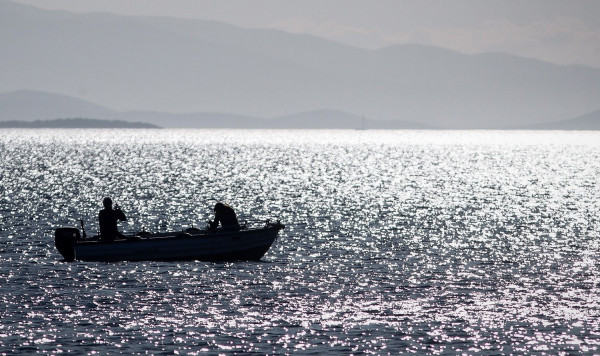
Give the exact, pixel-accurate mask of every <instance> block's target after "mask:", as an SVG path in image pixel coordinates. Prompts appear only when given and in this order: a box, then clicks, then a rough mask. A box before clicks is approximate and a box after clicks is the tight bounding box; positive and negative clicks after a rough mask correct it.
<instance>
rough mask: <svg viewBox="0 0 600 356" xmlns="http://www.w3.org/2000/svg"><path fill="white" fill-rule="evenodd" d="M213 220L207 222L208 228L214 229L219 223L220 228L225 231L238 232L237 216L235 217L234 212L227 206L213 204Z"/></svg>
mask: <svg viewBox="0 0 600 356" xmlns="http://www.w3.org/2000/svg"><path fill="white" fill-rule="evenodd" d="M214 210H215V220H213V221H209V224H210V228H211V229H216V228H217V227H218V226H219V223H221V226H222V227H223V229H225V230H239V229H240V223H238V219H237V216H236V215H235V211H233V209H232V208H231V207H230V206H229V205H227V204H223V203H217V204H215V209H214Z"/></svg>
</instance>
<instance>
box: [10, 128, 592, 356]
mask: <svg viewBox="0 0 600 356" xmlns="http://www.w3.org/2000/svg"><path fill="white" fill-rule="evenodd" d="M599 135H600V134H598V133H597V132H485V131H484V132H467V131H465V132H460V131H447V132H444V131H441V132H437V131H302V130H298V131H284V130H273V131H269V130H265V131H260V130H257V131H251V130H240V131H236V130H124V131H114V130H2V135H1V136H0V157H2V166H1V167H0V181H1V182H2V184H1V185H0V199H1V200H0V252H1V253H2V257H3V258H2V260H1V261H0V271H1V272H0V283H2V285H3V288H2V289H0V302H1V305H2V308H0V318H1V320H2V323H1V324H0V353H16V352H20V353H29V352H31V353H33V352H45V353H56V352H58V351H65V352H67V351H71V352H75V353H92V352H122V353H142V352H151V353H158V352H169V353H170V352H174V351H177V352H182V353H200V352H203V351H212V352H235V351H238V352H256V353H260V354H263V353H282V352H289V353H292V352H293V353H300V354H302V353H324V352H329V353H341V354H348V353H361V352H362V353H373V354H386V353H391V354H395V353H398V352H400V351H403V352H415V353H423V352H429V353H457V352H466V353H477V352H480V353H494V352H497V353H532V352H547V353H557V352H567V353H568V352H573V353H580V352H587V353H594V352H597V350H598V348H599V346H598V345H599V344H600V333H598V330H600V325H599V322H598V320H597V315H598V314H600V305H599V303H600V302H599V300H600V298H599V294H600V293H599V292H600V288H599V286H600V279H599V275H600V274H599V270H598V267H599V265H598V262H597V261H598V251H599V242H598V241H599V237H600V232H599V230H600V192H599V189H598V187H599V178H598V177H599V176H600V174H599V173H600V164H599V162H600V160H599V158H600V140H599V138H600V137H599ZM105 195H110V196H113V197H114V199H115V201H117V202H118V203H120V204H121V205H122V206H123V208H124V209H125V210H126V211H127V213H128V215H129V216H130V217H131V219H130V221H128V222H127V223H126V224H125V225H124V226H123V227H124V229H125V230H127V231H137V230H140V229H141V228H142V227H144V228H146V229H147V230H150V231H164V230H172V229H181V228H184V227H188V226H189V225H190V224H194V225H195V226H203V225H204V223H205V221H206V220H207V219H208V218H209V216H210V210H211V209H210V207H211V206H212V204H214V202H215V201H216V200H223V201H227V202H229V203H230V204H231V205H232V206H234V207H235V208H236V210H237V211H238V212H239V214H240V217H241V219H242V220H243V219H247V220H264V219H267V218H273V217H276V218H280V219H281V220H282V222H284V223H285V224H286V229H285V230H284V231H283V233H282V236H281V237H280V238H279V240H278V241H277V242H276V244H275V245H274V246H273V247H272V249H271V250H270V251H269V252H268V254H267V255H266V256H265V257H264V258H263V261H262V262H259V263H245V262H244V263H221V264H218V263H217V264H214V263H204V262H185V263H183V262H181V263H176V262H174V263H163V262H135V263H132V262H123V263H112V264H107V263H80V262H74V263H62V262H60V256H59V255H58V253H57V252H56V251H55V249H54V247H53V243H52V233H53V229H54V228H56V227H57V226H62V225H74V224H75V223H76V222H77V221H78V220H79V219H84V220H85V221H86V227H87V229H88V233H95V232H96V230H97V226H96V225H95V222H94V220H95V217H96V214H97V211H98V209H99V202H100V201H101V198H102V197H103V196H105Z"/></svg>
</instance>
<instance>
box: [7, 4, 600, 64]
mask: <svg viewBox="0 0 600 356" xmlns="http://www.w3.org/2000/svg"><path fill="white" fill-rule="evenodd" d="M14 1H16V2H20V3H23V4H30V5H34V6H37V7H41V8H47V9H61V10H68V11H73V12H97V11H102V12H111V13H117V14H124V15H151V16H170V17H185V18H195V19H205V20H216V21H222V22H227V23H230V24H234V25H238V26H242V27H254V28H274V29H280V30H286V31H289V32H295V33H308V34H312V35H316V36H320V37H324V38H328V39H332V40H336V41H339V42H343V43H347V44H351V45H354V46H359V47H364V48H380V47H384V46H388V45H392V44H400V43H421V44H428V45H435V46H441V47H446V48H451V49H455V50H458V51H461V52H466V53H480V52H490V51H494V52H506V53H512V54H516V55H521V56H525V57H533V58H539V59H543V60H547V61H550V62H554V63H559V64H586V65H590V66H594V67H599V68H600V1H596V0H561V1H557V0H503V1H500V0H496V1H491V0H409V1H399V0H168V1H167V0H126V1H125V0H103V1H97V0H53V1H48V0H14Z"/></svg>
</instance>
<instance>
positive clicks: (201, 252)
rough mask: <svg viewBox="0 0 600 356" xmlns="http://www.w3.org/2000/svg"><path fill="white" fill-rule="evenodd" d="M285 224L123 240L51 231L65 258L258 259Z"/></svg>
mask: <svg viewBox="0 0 600 356" xmlns="http://www.w3.org/2000/svg"><path fill="white" fill-rule="evenodd" d="M283 228H284V226H283V225H282V224H281V223H280V222H279V221H277V222H275V223H272V222H270V221H269V220H267V221H266V222H265V225H264V226H262V227H258V228H246V227H245V226H242V228H241V229H240V230H233V231H232V230H224V229H214V230H211V229H205V230H201V229H196V228H189V229H187V230H184V231H178V232H164V233H153V234H151V233H147V232H140V233H137V234H135V235H132V236H129V237H127V238H126V239H117V240H115V241H104V240H101V239H99V237H97V236H96V237H94V238H91V239H85V231H84V238H82V237H81V233H80V231H79V229H78V228H76V227H61V228H58V229H56V230H55V232H54V243H55V245H56V248H57V250H58V251H59V252H60V254H61V255H62V256H63V257H64V259H65V261H69V262H71V261H74V260H78V261H98V262H115V261H182V260H198V261H212V262H225V261H259V260H260V259H261V258H262V257H263V256H264V255H265V253H267V251H268V250H269V248H270V247H271V245H272V244H273V242H274V241H275V240H276V239H277V235H278V233H279V230H281V229H283Z"/></svg>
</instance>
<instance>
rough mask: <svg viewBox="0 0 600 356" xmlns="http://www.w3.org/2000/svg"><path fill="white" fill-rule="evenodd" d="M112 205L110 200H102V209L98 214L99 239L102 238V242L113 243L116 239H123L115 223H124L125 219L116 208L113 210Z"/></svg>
mask: <svg viewBox="0 0 600 356" xmlns="http://www.w3.org/2000/svg"><path fill="white" fill-rule="evenodd" d="M112 204H113V202H112V199H111V198H109V197H106V198H104V199H103V200H102V205H104V209H102V210H100V213H99V214H98V221H99V223H100V238H102V240H107V241H114V240H115V239H116V238H117V237H119V238H125V235H123V234H121V233H120V232H119V230H118V229H117V221H118V220H120V221H126V220H127V217H126V216H125V214H124V213H123V211H121V209H120V208H119V207H118V206H116V207H115V209H113V207H112Z"/></svg>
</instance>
